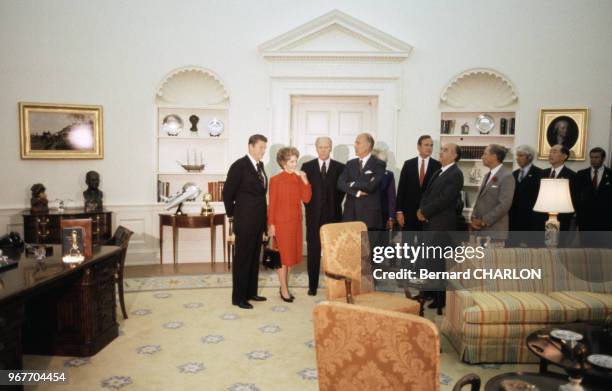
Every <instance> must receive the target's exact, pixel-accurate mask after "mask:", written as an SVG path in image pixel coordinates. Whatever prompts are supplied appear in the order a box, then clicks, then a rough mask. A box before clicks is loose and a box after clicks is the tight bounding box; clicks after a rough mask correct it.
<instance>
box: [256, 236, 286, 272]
mask: <svg viewBox="0 0 612 391" xmlns="http://www.w3.org/2000/svg"><path fill="white" fill-rule="evenodd" d="M271 242H272V238H268V239H267V240H265V241H264V242H263V243H262V246H263V255H262V260H261V264H262V265H264V267H265V268H266V269H280V268H281V267H282V264H281V255H280V252H279V251H278V250H275V249H273V248H272V247H270V246H269V244H270V243H271Z"/></svg>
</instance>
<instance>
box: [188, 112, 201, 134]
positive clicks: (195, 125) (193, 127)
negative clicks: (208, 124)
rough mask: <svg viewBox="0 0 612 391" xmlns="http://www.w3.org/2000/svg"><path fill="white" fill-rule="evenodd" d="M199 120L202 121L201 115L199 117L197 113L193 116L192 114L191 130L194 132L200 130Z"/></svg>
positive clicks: (190, 119)
mask: <svg viewBox="0 0 612 391" xmlns="http://www.w3.org/2000/svg"><path fill="white" fill-rule="evenodd" d="M198 121H200V117H198V116H197V115H195V114H193V115H192V116H190V117H189V122H191V128H190V129H189V130H191V131H192V132H197V131H198Z"/></svg>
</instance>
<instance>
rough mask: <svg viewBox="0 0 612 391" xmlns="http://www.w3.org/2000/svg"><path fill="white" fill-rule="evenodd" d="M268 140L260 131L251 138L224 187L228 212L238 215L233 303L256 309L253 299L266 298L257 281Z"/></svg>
mask: <svg viewBox="0 0 612 391" xmlns="http://www.w3.org/2000/svg"><path fill="white" fill-rule="evenodd" d="M267 142H268V140H267V139H266V137H265V136H262V135H260V134H256V135H253V136H251V137H250V138H249V153H248V154H247V155H246V156H244V157H242V158H240V159H238V160H236V161H235V162H234V163H233V164H232V165H231V167H230V169H229V172H228V173H227V179H226V180H225V185H224V187H223V203H224V204H225V212H226V214H227V216H228V217H233V218H234V234H235V236H236V256H235V257H234V267H233V268H232V304H234V305H237V306H238V307H240V308H243V309H250V308H253V306H252V305H251V304H250V303H249V300H253V301H265V300H266V298H265V297H262V296H258V295H257V282H258V276H259V254H260V251H261V241H262V236H263V233H264V231H265V230H266V223H267V206H266V191H267V189H268V177H267V176H266V172H265V171H264V167H263V162H262V161H261V160H262V159H263V156H264V154H265V153H266V145H267Z"/></svg>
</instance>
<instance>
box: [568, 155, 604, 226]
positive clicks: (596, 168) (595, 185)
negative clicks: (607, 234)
mask: <svg viewBox="0 0 612 391" xmlns="http://www.w3.org/2000/svg"><path fill="white" fill-rule="evenodd" d="M589 157H590V159H591V167H589V168H585V169H584V170H580V171H578V173H577V174H576V183H577V185H576V187H577V188H578V190H579V195H578V199H579V200H578V210H577V216H578V227H579V228H580V230H581V231H612V173H611V171H610V169H609V168H608V167H606V166H605V165H604V161H605V159H606V151H604V150H603V148H600V147H596V148H593V149H591V152H590V153H589Z"/></svg>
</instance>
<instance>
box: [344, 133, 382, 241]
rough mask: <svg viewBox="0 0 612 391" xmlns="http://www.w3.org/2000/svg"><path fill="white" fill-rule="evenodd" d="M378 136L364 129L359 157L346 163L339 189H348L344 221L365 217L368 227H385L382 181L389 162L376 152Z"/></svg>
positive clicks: (358, 145)
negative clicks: (379, 157) (374, 152)
mask: <svg viewBox="0 0 612 391" xmlns="http://www.w3.org/2000/svg"><path fill="white" fill-rule="evenodd" d="M372 148H374V138H373V137H372V136H371V135H370V134H368V133H361V134H360V135H358V136H357V138H356V139H355V155H357V157H356V158H355V159H351V160H349V161H348V162H347V163H346V166H345V167H344V170H343V171H342V174H341V175H340V178H338V189H339V190H341V191H343V192H344V193H346V202H345V204H344V215H343V216H342V220H343V221H363V222H364V223H365V225H366V226H367V227H368V230H382V229H384V224H383V221H382V212H381V205H380V194H379V193H380V190H379V189H380V181H381V180H382V178H383V176H384V175H385V163H384V162H382V161H381V160H379V159H377V158H376V157H374V156H372Z"/></svg>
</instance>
